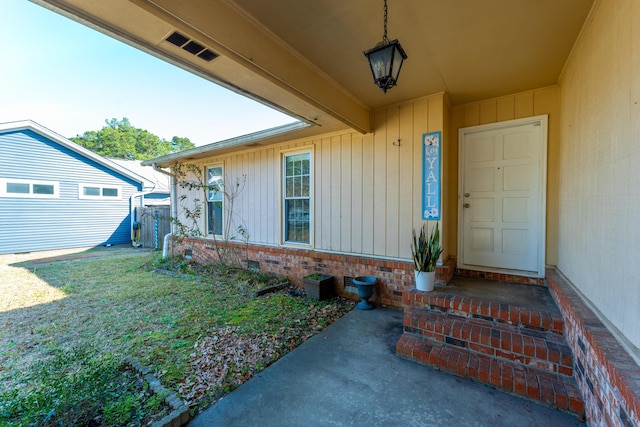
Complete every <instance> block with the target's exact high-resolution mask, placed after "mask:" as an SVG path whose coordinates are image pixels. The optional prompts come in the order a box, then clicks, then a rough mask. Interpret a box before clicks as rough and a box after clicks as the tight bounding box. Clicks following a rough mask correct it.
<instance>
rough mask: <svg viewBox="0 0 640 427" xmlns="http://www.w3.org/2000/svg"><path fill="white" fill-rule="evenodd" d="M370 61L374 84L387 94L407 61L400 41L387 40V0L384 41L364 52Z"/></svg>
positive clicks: (385, 1) (385, 5)
mask: <svg viewBox="0 0 640 427" xmlns="http://www.w3.org/2000/svg"><path fill="white" fill-rule="evenodd" d="M364 55H365V56H366V57H367V59H368V60H369V66H370V67H371V73H372V74H373V82H374V83H375V84H377V85H378V87H379V88H380V89H381V90H382V91H383V92H384V93H387V90H388V89H391V88H392V87H394V86H395V85H396V84H397V83H398V76H399V75H400V69H401V68H402V62H403V61H404V60H405V59H407V54H406V53H405V52H404V49H402V46H401V45H400V42H399V41H398V40H391V41H389V39H388V38H387V0H384V36H383V37H382V41H381V42H380V43H378V44H377V45H376V46H375V47H374V48H372V49H369V50H366V51H364Z"/></svg>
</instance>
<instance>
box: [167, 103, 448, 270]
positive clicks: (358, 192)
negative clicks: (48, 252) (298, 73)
mask: <svg viewBox="0 0 640 427" xmlns="http://www.w3.org/2000/svg"><path fill="white" fill-rule="evenodd" d="M444 103H445V96H444V94H437V95H434V96H430V97H425V98H420V99H417V100H414V101H411V102H407V103H402V104H399V105H395V106H392V107H389V108H385V109H381V110H378V111H376V112H374V116H373V117H374V132H372V133H369V134H365V135H362V134H360V133H357V132H350V131H345V132H342V133H331V134H326V135H323V136H321V137H318V138H312V139H305V140H296V141H291V142H289V143H286V144H279V145H276V146H269V147H264V148H256V149H251V150H245V151H241V152H237V153H233V154H228V155H223V156H219V157H212V158H210V159H207V160H206V161H203V162H199V163H198V165H199V166H213V165H217V164H223V165H224V171H225V172H224V173H225V181H226V183H227V185H228V184H229V183H232V184H233V183H234V182H235V180H236V179H242V176H244V175H246V186H245V187H244V190H243V191H242V192H241V193H240V196H239V197H238V198H237V199H236V200H235V202H234V215H235V218H236V223H235V224H234V225H233V226H232V229H233V228H235V225H237V224H239V223H240V220H242V221H244V223H245V224H246V228H247V231H248V232H249V234H250V239H249V240H250V242H252V243H258V244H267V245H280V244H282V241H281V226H282V225H281V224H282V220H281V185H282V184H281V179H280V177H281V174H282V172H281V169H282V167H281V164H282V154H283V153H286V152H295V151H296V150H312V153H313V154H312V156H313V172H312V173H313V180H314V186H313V194H312V197H311V199H312V206H313V207H312V212H313V220H312V221H313V230H314V233H313V242H312V243H313V244H312V247H313V248H314V249H316V250H323V251H335V252H343V253H353V254H363V255H372V256H380V257H389V258H403V259H408V258H410V257H411V252H410V247H409V244H410V240H411V230H412V229H413V228H414V227H415V228H418V227H420V225H421V224H422V220H421V205H422V199H421V194H420V191H421V186H420V183H421V180H422V163H421V153H422V151H421V148H422V147H421V137H422V134H423V133H425V132H433V131H443V134H446V130H445V129H443V128H444V119H445V116H444V114H445V113H444V111H445V109H446V108H445V107H444V105H445V104H444ZM443 138H444V135H443ZM398 140H400V144H399V146H398V145H394V142H395V143H396V144H397V141H398ZM443 157H445V154H444V153H443ZM179 191H184V190H180V189H179ZM200 198H201V197H200ZM200 227H201V229H202V230H203V229H204V222H203V223H202V224H201V225H200ZM446 255H447V254H445V256H446Z"/></svg>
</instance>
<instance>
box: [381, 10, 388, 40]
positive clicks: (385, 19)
mask: <svg viewBox="0 0 640 427" xmlns="http://www.w3.org/2000/svg"><path fill="white" fill-rule="evenodd" d="M382 41H383V42H385V43H386V42H388V41H389V39H388V38H387V0H384V36H383V37H382Z"/></svg>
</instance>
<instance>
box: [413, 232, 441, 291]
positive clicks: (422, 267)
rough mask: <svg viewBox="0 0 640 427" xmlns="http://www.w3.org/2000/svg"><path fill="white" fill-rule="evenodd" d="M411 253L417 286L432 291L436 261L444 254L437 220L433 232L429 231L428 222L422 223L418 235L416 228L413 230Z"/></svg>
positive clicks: (422, 289) (421, 289) (419, 288)
mask: <svg viewBox="0 0 640 427" xmlns="http://www.w3.org/2000/svg"><path fill="white" fill-rule="evenodd" d="M411 254H412V255H413V267H414V274H415V278H416V287H417V288H418V290H420V291H432V290H433V286H434V284H435V276H436V263H437V262H438V258H440V254H442V246H441V245H440V229H439V228H438V223H437V222H436V225H435V227H434V228H433V229H432V230H431V233H428V223H427V224H423V225H422V228H421V229H420V233H419V234H418V235H416V230H415V229H414V230H413V240H412V242H411Z"/></svg>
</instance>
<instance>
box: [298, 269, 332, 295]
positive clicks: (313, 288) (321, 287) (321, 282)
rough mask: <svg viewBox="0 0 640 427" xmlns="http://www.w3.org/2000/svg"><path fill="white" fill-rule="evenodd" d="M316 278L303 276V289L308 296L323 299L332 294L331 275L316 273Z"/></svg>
mask: <svg viewBox="0 0 640 427" xmlns="http://www.w3.org/2000/svg"><path fill="white" fill-rule="evenodd" d="M314 276H316V277H317V278H313V279H312V278H309V276H307V277H303V278H302V283H304V289H305V291H307V296H308V297H309V298H312V299H315V300H318V301H324V300H326V299H329V298H331V297H332V296H333V276H329V275H326V274H316V275H314Z"/></svg>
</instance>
